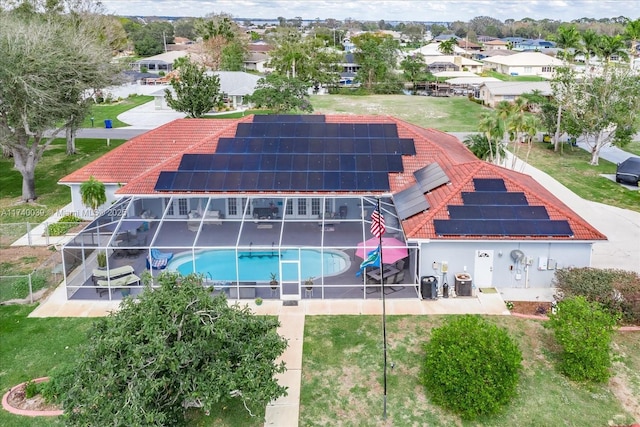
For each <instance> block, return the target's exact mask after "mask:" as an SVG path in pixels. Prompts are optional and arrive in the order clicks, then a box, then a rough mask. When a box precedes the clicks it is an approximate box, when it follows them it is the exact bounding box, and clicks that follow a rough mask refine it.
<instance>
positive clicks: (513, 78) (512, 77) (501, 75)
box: [482, 71, 549, 82]
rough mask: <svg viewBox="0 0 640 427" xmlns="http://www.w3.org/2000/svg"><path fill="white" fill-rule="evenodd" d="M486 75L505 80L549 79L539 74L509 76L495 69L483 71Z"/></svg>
mask: <svg viewBox="0 0 640 427" xmlns="http://www.w3.org/2000/svg"><path fill="white" fill-rule="evenodd" d="M482 75H483V76H484V77H495V78H496V79H498V80H502V81H504V82H547V81H549V80H548V79H545V78H544V77H538V76H507V75H505V74H501V73H497V72H495V71H485V72H483V73H482Z"/></svg>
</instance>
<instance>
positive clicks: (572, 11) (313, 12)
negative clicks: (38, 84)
mask: <svg viewBox="0 0 640 427" xmlns="http://www.w3.org/2000/svg"><path fill="white" fill-rule="evenodd" d="M102 2H103V4H104V5H105V6H106V8H107V10H108V11H109V12H111V13H114V14H118V15H142V16H151V15H158V16H205V15H206V14H209V13H221V12H225V13H229V14H231V15H233V16H234V17H237V18H264V19H276V18H278V17H280V16H281V17H284V18H288V19H290V18H294V17H298V16H299V17H301V18H303V19H305V20H311V19H316V18H320V19H326V18H334V19H339V20H344V19H345V18H353V19H356V20H371V21H379V20H381V19H383V20H385V21H455V20H460V21H469V20H470V19H472V18H474V17H476V16H491V17H493V18H496V19H499V20H501V21H504V20H506V19H516V20H519V19H522V18H527V17H528V18H533V19H545V18H547V19H554V20H562V21H570V20H572V19H578V18H583V17H588V18H594V19H600V18H612V17H617V16H626V17H628V18H630V19H638V13H639V12H638V2H637V0H529V1H523V0H508V1H507V0H438V1H434V0H350V1H349V0H346V1H345V0H297V1H296V0H217V1H208V0H182V1H176V0H153V1H151V0H149V1H142V0H103V1H102Z"/></svg>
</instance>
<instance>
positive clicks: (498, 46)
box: [483, 39, 509, 50]
mask: <svg viewBox="0 0 640 427" xmlns="http://www.w3.org/2000/svg"><path fill="white" fill-rule="evenodd" d="M483 47H484V49H485V50H508V49H509V46H508V44H507V42H506V41H504V40H500V39H494V40H489V41H486V42H484V43H483Z"/></svg>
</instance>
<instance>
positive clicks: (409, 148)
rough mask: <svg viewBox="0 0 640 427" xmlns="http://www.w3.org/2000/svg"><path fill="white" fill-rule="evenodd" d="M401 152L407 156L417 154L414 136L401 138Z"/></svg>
mask: <svg viewBox="0 0 640 427" xmlns="http://www.w3.org/2000/svg"><path fill="white" fill-rule="evenodd" d="M400 153H401V154H404V155H405V156H415V155H416V144H415V142H414V140H413V138H401V139H400Z"/></svg>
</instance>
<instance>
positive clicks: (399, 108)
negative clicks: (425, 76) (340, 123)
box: [311, 95, 484, 132]
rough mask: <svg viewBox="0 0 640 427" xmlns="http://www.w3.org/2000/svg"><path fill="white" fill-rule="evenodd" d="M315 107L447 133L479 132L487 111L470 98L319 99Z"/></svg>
mask: <svg viewBox="0 0 640 427" xmlns="http://www.w3.org/2000/svg"><path fill="white" fill-rule="evenodd" d="M311 104H312V105H313V108H314V110H315V111H314V112H316V113H322V114H368V115H389V116H395V117H398V118H400V119H402V120H406V121H407V122H410V123H414V124H417V125H420V126H422V127H426V128H435V129H439V130H441V131H444V132H476V131H477V123H478V121H479V119H480V114H481V112H482V111H484V107H482V106H480V105H479V104H476V103H475V102H471V101H469V99H467V98H466V97H452V98H440V97H438V98H436V97H429V96H407V95H368V96H348V95H315V96H312V97H311Z"/></svg>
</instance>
